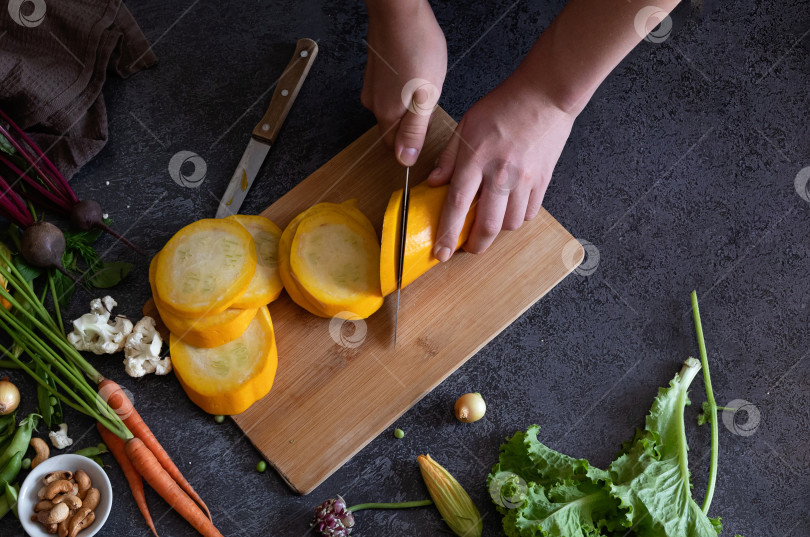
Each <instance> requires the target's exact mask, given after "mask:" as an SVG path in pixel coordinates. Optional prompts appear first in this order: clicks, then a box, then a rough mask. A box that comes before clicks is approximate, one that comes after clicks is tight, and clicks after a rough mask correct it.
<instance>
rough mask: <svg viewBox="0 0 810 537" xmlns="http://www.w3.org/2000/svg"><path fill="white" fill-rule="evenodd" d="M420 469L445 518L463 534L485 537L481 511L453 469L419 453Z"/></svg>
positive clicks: (457, 533)
mask: <svg viewBox="0 0 810 537" xmlns="http://www.w3.org/2000/svg"><path fill="white" fill-rule="evenodd" d="M416 460H417V461H418V462H419V469H420V470H421V471H422V479H424V480H425V485H427V489H428V492H429V493H430V497H431V498H433V503H435V504H436V507H437V508H438V509H439V513H441V515H442V518H443V519H444V521H445V522H446V523H447V525H448V526H450V529H451V530H453V533H455V534H456V535H458V536H459V537H481V532H482V531H483V525H482V523H481V513H479V512H478V509H477V508H476V507H475V504H474V503H473V502H472V499H470V495H469V494H467V492H466V491H465V490H464V489H463V488H462V487H461V485H460V484H459V483H458V481H456V479H455V478H454V477H453V476H452V475H450V472H448V471H447V470H445V469H444V467H443V466H442V465H440V464H439V463H437V462H436V461H434V460H433V459H431V458H430V455H419V456H418V457H417V458H416Z"/></svg>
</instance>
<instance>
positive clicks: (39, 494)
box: [17, 454, 112, 537]
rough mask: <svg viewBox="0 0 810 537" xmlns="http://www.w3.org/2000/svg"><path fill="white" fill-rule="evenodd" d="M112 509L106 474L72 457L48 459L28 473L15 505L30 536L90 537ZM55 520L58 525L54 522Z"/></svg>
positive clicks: (89, 461)
mask: <svg viewBox="0 0 810 537" xmlns="http://www.w3.org/2000/svg"><path fill="white" fill-rule="evenodd" d="M46 481H48V483H46ZM48 504H50V505H48ZM81 504H84V505H81ZM59 506H65V507H59ZM111 507H112V486H111V485H110V479H109V478H108V477H107V473H106V472H105V471H104V470H103V469H102V468H101V467H100V466H99V465H98V464H96V463H95V462H93V461H92V460H90V459H88V458H87V457H83V456H81V455H74V454H66V455H57V456H56V457H51V458H50V459H47V460H46V461H44V462H43V463H41V464H40V465H39V466H37V467H36V468H34V469H33V470H31V472H30V473H29V474H28V476H27V477H26V478H25V481H23V484H22V487H20V494H19V500H18V503H17V511H18V513H19V516H20V522H21V523H22V526H23V529H24V530H25V533H26V534H27V535H29V536H30V537H47V536H48V535H54V534H57V535H62V534H65V535H68V536H69V537H70V536H72V537H91V536H92V535H95V534H96V533H97V532H98V530H100V529H101V527H102V526H104V523H105V522H106V521H107V517H108V516H109V514H110V508H111ZM66 515H67V516H66ZM51 519H53V520H51ZM57 519H59V520H60V522H58V523H57V522H54V521H55V520H57ZM91 520H92V522H91ZM60 525H61V528H60ZM54 526H55V527H54ZM54 529H55V530H56V531H53V530H54Z"/></svg>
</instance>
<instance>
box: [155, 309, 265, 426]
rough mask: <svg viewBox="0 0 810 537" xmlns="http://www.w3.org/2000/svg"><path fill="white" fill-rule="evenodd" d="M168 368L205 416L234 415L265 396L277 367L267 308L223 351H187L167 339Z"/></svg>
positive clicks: (195, 348)
mask: <svg viewBox="0 0 810 537" xmlns="http://www.w3.org/2000/svg"><path fill="white" fill-rule="evenodd" d="M169 345H170V352H171V356H172V365H173V366H174V372H175V374H176V375H177V378H178V380H179V381H180V384H181V385H182V386H183V389H184V390H185V391H186V395H188V397H189V399H191V400H192V401H193V402H194V404H196V405H197V406H199V407H200V408H202V409H203V410H204V411H206V412H208V413H209V414H216V415H233V414H239V413H241V412H244V411H245V410H247V408H248V407H249V406H250V405H252V404H253V403H255V402H256V401H258V400H259V399H261V398H262V397H264V396H265V395H267V393H268V392H269V391H270V388H271V387H272V386H273V379H274V378H275V376H276V368H277V367H278V351H277V349H276V338H275V335H274V334H273V322H272V320H271V319H270V312H269V311H268V310H267V306H263V307H261V308H259V313H258V314H257V315H256V317H255V318H254V319H253V321H251V323H250V325H248V327H247V330H245V332H244V333H243V334H242V335H241V336H239V337H238V338H236V339H235V340H233V341H231V342H230V343H226V344H225V345H221V346H219V347H214V348H212V349H202V348H199V347H192V346H191V345H188V344H186V343H184V342H182V341H180V340H179V339H177V337H175V336H174V335H172V336H171V340H170V343H169Z"/></svg>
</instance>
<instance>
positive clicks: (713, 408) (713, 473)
mask: <svg viewBox="0 0 810 537" xmlns="http://www.w3.org/2000/svg"><path fill="white" fill-rule="evenodd" d="M692 314H693V316H694V318H695V331H696V332H697V340H698V349H699V350H700V363H701V364H702V365H703V383H704V384H705V385H706V401H707V402H708V403H709V416H711V420H710V421H709V425H710V426H711V429H712V444H711V458H710V460H709V483H708V485H706V496H705V497H704V498H703V506H702V507H701V509H702V510H703V513H704V514H706V513H708V512H709V506H710V505H711V504H712V498H713V497H714V487H715V484H716V483H717V458H718V453H719V447H718V444H719V442H720V440H719V439H720V434H719V431H718V426H717V403H716V402H715V400H714V392H713V391H712V377H711V375H710V374H709V359H708V357H707V356H706V342H705V341H704V340H703V325H701V324H700V308H699V307H698V298H697V292H696V291H692Z"/></svg>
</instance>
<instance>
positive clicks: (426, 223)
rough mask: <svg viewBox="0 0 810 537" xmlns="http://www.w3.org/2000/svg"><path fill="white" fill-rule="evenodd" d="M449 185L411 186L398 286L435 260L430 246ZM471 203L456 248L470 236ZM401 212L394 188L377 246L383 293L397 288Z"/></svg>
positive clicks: (473, 213) (433, 241) (431, 264)
mask: <svg viewBox="0 0 810 537" xmlns="http://www.w3.org/2000/svg"><path fill="white" fill-rule="evenodd" d="M449 188H450V185H444V186H438V187H430V186H428V185H427V184H425V183H422V184H419V185H417V186H415V187H413V188H412V189H411V192H410V202H409V203H408V230H407V232H408V236H407V238H406V242H405V261H404V263H403V267H402V287H406V286H407V285H408V284H410V283H412V282H413V281H414V280H416V279H417V278H418V277H419V276H421V275H422V274H424V273H425V272H427V271H428V270H430V269H431V268H432V267H433V266H435V265H436V264H438V263H439V260H438V259H436V258H435V257H434V256H433V245H434V244H435V243H436V233H437V232H438V229H439V219H440V218H441V214H442V208H443V207H444V200H445V198H447V192H448V190H449ZM476 203H477V200H476V201H474V202H473V206H472V208H471V209H470V212H469V213H467V219H466V220H465V221H464V227H463V228H462V229H461V234H460V235H459V238H458V244H457V245H456V250H458V249H459V248H461V245H463V244H464V243H465V242H467V237H469V235H470V228H472V224H473V220H475V205H476ZM401 211H402V190H401V189H400V190H397V191H396V192H394V193H393V194H392V195H391V199H389V200H388V207H387V208H386V209H385V217H384V218H383V228H382V237H381V239H382V244H381V246H380V285H381V288H382V294H383V296H388V295H389V294H391V293H393V292H394V291H396V290H397V253H398V252H399V241H400V237H399V229H400V226H399V222H400V219H401Z"/></svg>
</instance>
